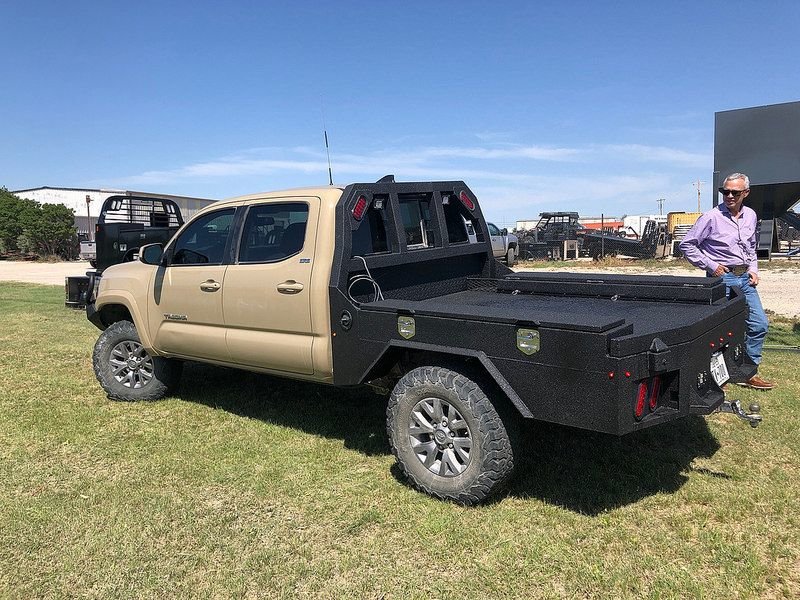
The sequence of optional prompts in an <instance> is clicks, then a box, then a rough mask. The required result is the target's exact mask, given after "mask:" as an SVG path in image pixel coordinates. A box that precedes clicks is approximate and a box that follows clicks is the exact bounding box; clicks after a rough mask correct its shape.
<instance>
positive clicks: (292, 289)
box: [278, 279, 303, 294]
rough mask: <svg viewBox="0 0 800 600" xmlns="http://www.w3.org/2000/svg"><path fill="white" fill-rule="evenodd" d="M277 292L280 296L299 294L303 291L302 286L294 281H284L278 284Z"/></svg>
mask: <svg viewBox="0 0 800 600" xmlns="http://www.w3.org/2000/svg"><path fill="white" fill-rule="evenodd" d="M278 291H279V292H280V293H281V294H299V293H300V292H302V291H303V284H302V283H298V282H296V281H295V280H294V279H290V280H288V281H284V282H283V283H279V284H278Z"/></svg>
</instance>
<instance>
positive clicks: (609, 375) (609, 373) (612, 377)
mask: <svg viewBox="0 0 800 600" xmlns="http://www.w3.org/2000/svg"><path fill="white" fill-rule="evenodd" d="M608 378H609V379H614V371H609V372H608Z"/></svg>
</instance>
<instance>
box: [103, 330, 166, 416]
mask: <svg viewBox="0 0 800 600" xmlns="http://www.w3.org/2000/svg"><path fill="white" fill-rule="evenodd" d="M92 365H93V367H94V374H95V377H97V381H99V382H100V385H101V386H102V388H103V389H104V390H105V392H106V394H108V397H109V398H111V399H112V400H122V401H125V402H134V401H137V400H157V399H159V398H163V397H164V396H166V395H167V394H169V393H170V392H171V391H172V390H173V389H175V387H177V384H178V381H179V380H180V374H181V370H182V369H181V367H182V363H181V362H179V361H175V360H171V359H167V358H161V357H158V356H150V354H148V352H147V351H146V350H145V349H144V346H142V342H141V340H140V339H139V334H138V333H137V331H136V327H135V326H134V324H133V323H131V322H130V321H117V322H116V323H114V324H113V325H111V326H109V327H108V329H106V330H105V331H103V333H101V334H100V337H99V338H98V340H97V343H96V344H95V345H94V353H93V354H92Z"/></svg>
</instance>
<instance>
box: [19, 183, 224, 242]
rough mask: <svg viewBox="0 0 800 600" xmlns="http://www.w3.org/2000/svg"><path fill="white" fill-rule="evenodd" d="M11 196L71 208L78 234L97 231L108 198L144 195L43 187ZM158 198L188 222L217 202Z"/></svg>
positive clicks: (165, 195)
mask: <svg viewBox="0 0 800 600" xmlns="http://www.w3.org/2000/svg"><path fill="white" fill-rule="evenodd" d="M11 193H12V194H15V195H16V196H19V197H20V198H27V199H29V200H35V201H36V202H39V203H40V204H63V205H64V206H66V207H67V208H71V209H72V210H74V211H75V228H76V229H77V230H78V233H87V232H88V231H89V230H90V229H91V230H94V225H95V223H96V222H97V218H98V217H99V216H100V209H101V208H102V207H103V202H105V201H106V199H107V198H109V197H110V196H117V195H120V194H122V195H127V196H135V195H136V194H142V193H144V192H132V191H127V190H113V189H107V190H103V189H100V190H94V189H86V188H66V187H49V186H44V187H38V188H30V189H26V190H11ZM147 195H148V196H153V195H156V194H152V193H150V192H147ZM157 195H158V196H160V197H163V198H169V199H170V200H174V201H175V202H176V203H177V204H178V206H179V207H180V209H181V215H182V216H183V220H184V221H188V220H189V219H190V218H191V217H192V215H194V214H195V213H196V212H197V211H199V210H200V209H201V208H203V207H205V206H208V205H209V204H211V203H212V202H215V200H209V199H206V198H192V197H189V196H172V195H169V194H157ZM92 237H93V236H92Z"/></svg>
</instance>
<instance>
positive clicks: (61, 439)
mask: <svg viewBox="0 0 800 600" xmlns="http://www.w3.org/2000/svg"><path fill="white" fill-rule="evenodd" d="M791 326H792V324H791V323H788V324H787V327H789V328H790V329H791ZM97 333H98V332H97V331H96V330H95V329H94V328H93V327H92V326H91V325H90V324H89V323H88V322H87V321H86V319H85V317H84V316H83V314H82V313H80V312H73V311H70V310H68V309H65V308H64V307H63V292H62V291H61V289H60V288H57V287H46V286H33V285H25V284H10V283H7V282H1V283H0V597H12V598H31V597H47V598H61V597H74V596H82V597H92V598H108V597H123V598H126V597H136V598H163V597H186V596H191V597H208V598H212V597H213V598H227V597H242V596H247V597H265V598H280V597H284V598H296V597H323V598H340V597H347V598H406V597H415V598H496V597H518V598H553V597H567V598H574V597H596V598H608V597H615V598H643V597H644V598H687V597H699V598H710V599H716V598H733V597H742V598H762V597H769V598H794V597H797V596H798V595H800V542H798V539H797V538H798V531H800V477H798V475H800V467H798V465H800V433H798V431H800V418H799V416H798V415H800V399H799V398H800V355H798V354H792V353H783V352H773V353H769V354H768V355H767V357H766V360H765V363H764V365H763V367H762V373H763V374H764V376H765V377H766V378H768V379H771V380H776V381H777V382H779V384H780V387H779V388H778V389H776V390H775V391H773V392H770V393H762V394H758V393H756V392H752V391H747V390H743V389H740V388H735V389H734V390H733V391H732V394H733V395H734V397H737V398H740V399H741V400H742V401H743V402H744V404H745V405H747V404H748V403H749V402H752V401H759V402H760V403H761V405H762V408H763V414H764V418H765V421H764V423H763V425H762V426H761V427H760V428H759V429H756V430H751V429H750V428H749V427H747V425H746V424H745V423H743V422H739V421H735V420H734V419H733V418H732V417H730V416H726V415H713V416H711V417H709V418H707V419H702V418H690V419H685V420H682V421H681V422H678V423H674V424H670V425H667V426H662V427H658V428H655V429H651V430H648V431H645V432H642V433H641V434H636V435H632V436H627V437H625V438H622V439H617V438H611V437H607V436H602V435H597V434H591V433H586V432H580V431H573V430H569V429H564V428H560V427H554V426H548V425H542V424H537V425H534V426H532V427H530V428H529V431H528V439H527V440H526V444H525V449H526V455H527V464H526V465H525V466H524V468H523V469H522V470H521V471H520V472H519V474H518V476H517V478H516V480H515V482H514V485H513V487H512V488H511V490H510V491H509V492H508V494H506V495H504V496H503V497H501V498H499V499H497V500H496V501H495V502H492V503H490V504H487V505H484V506H480V507H477V508H463V507H459V506H455V505H453V504H448V503H443V502H438V501H436V500H433V499H431V498H428V497H427V496H424V495H421V494H419V493H417V492H415V491H413V490H411V489H409V488H408V487H407V486H405V485H404V484H403V482H402V481H401V480H399V479H398V477H397V471H396V469H395V468H394V467H393V459H392V457H391V456H390V455H389V453H388V448H387V443H386V440H385V433H384V415H383V411H384V408H385V400H384V399H383V398H381V397H380V396H376V395H374V394H372V393H371V392H368V391H365V390H338V389H333V388H327V387H321V386H315V385H310V384H302V383H296V382H291V381H285V380H280V379H275V378H270V377H263V376H259V375H253V374H248V373H243V372H237V371H232V370H226V369H218V368H213V367H206V366H200V365H188V366H187V369H186V371H185V372H184V379H183V386H182V389H181V391H180V393H179V395H178V396H177V397H174V398H168V399H166V400H163V401H159V402H149V403H141V404H124V403H114V402H110V401H109V400H107V399H106V398H105V396H104V394H103V393H102V391H101V390H100V388H99V386H98V385H97V383H96V381H95V380H94V376H93V374H92V369H91V360H90V356H91V349H92V345H93V343H94V340H95V339H96V336H97Z"/></svg>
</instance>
